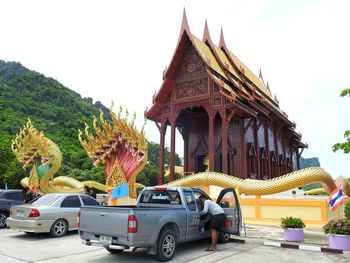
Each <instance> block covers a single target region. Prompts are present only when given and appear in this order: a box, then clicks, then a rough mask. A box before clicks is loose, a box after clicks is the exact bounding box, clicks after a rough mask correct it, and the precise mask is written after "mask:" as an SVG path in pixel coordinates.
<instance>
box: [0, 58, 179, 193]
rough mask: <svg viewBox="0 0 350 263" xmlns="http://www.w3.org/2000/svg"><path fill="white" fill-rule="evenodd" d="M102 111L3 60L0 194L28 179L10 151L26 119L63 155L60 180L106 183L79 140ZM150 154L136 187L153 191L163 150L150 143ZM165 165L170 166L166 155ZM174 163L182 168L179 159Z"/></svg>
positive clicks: (0, 75) (0, 73) (0, 68)
mask: <svg viewBox="0 0 350 263" xmlns="http://www.w3.org/2000/svg"><path fill="white" fill-rule="evenodd" d="M99 109H101V110H102V111H104V113H105V115H107V116H108V115H109V111H108V109H107V108H106V107H105V106H103V105H102V104H101V103H100V102H96V103H95V104H92V99H91V98H82V97H81V96H80V94H78V93H76V92H74V91H72V90H70V89H68V88H66V87H64V86H63V85H62V84H60V83H59V82H58V81H57V80H54V79H52V78H50V77H46V76H44V75H43V74H40V73H37V72H35V71H32V70H29V69H27V68H25V67H24V66H22V65H21V64H20V63H16V62H5V61H2V60H0V188H3V187H4V185H5V182H7V184H8V187H9V188H17V187H20V180H21V179H22V178H23V177H25V176H27V175H28V171H23V170H22V169H21V168H20V166H19V163H18V161H17V160H16V159H15V156H14V155H13V153H12V150H11V141H12V140H13V139H14V138H15V136H16V133H18V131H19V129H20V128H22V127H23V125H24V124H26V122H27V120H28V118H30V120H31V121H32V123H33V125H34V126H35V127H36V128H37V129H38V130H39V131H43V132H44V133H45V136H46V137H47V138H49V139H51V140H52V141H54V142H55V143H56V144H57V145H58V146H59V148H60V150H61V152H62V154H63V161H62V167H61V169H60V171H59V172H58V173H57V174H56V176H58V175H68V176H71V177H74V178H76V179H78V180H80V181H83V180H94V181H99V182H102V183H103V182H104V174H103V168H102V167H100V168H96V167H93V166H92V162H91V160H90V159H89V158H88V156H87V154H86V152H85V150H84V149H83V148H82V147H81V145H80V143H79V140H78V128H80V129H82V128H84V123H85V122H86V123H88V124H89V125H90V126H91V125H92V115H98V114H99ZM149 153H150V154H149V163H148V164H147V165H146V167H145V169H144V171H143V172H142V174H140V176H139V179H138V181H139V182H141V183H144V184H146V185H154V184H156V180H157V176H158V173H159V145H158V144H156V143H149ZM166 160H169V152H168V151H166ZM167 163H169V162H168V161H167ZM176 163H177V165H181V160H180V158H179V157H178V156H177V155H176Z"/></svg>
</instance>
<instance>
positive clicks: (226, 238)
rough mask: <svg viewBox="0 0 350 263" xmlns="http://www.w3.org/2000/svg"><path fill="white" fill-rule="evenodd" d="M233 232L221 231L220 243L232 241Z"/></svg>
mask: <svg viewBox="0 0 350 263" xmlns="http://www.w3.org/2000/svg"><path fill="white" fill-rule="evenodd" d="M230 237H231V234H229V233H220V234H219V238H218V241H219V243H227V242H229V241H230Z"/></svg>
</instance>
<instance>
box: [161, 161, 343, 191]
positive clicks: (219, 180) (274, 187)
mask: <svg viewBox="0 0 350 263" xmlns="http://www.w3.org/2000/svg"><path fill="white" fill-rule="evenodd" d="M311 183H321V185H322V186H323V188H324V190H325V191H326V192H327V193H328V194H329V193H331V192H332V191H333V190H334V189H335V188H336V187H337V185H339V184H341V185H342V188H343V190H344V194H346V195H347V196H350V185H349V183H348V182H347V180H346V178H345V177H339V178H337V180H336V182H334V179H333V178H332V176H331V175H330V174H329V173H327V172H326V171H325V170H324V169H322V168H320V167H311V168H305V169H302V170H298V171H295V172H292V173H289V174H285V175H282V176H279V177H276V178H273V179H270V180H264V181H262V180H251V179H246V180H243V179H240V178H237V177H234V176H230V175H226V174H222V173H217V172H203V173H198V174H194V175H190V176H186V177H184V178H182V179H178V180H176V181H173V182H170V183H168V184H166V185H167V186H201V185H203V186H209V185H216V186H220V187H224V188H226V187H233V188H238V189H239V191H240V193H243V194H247V195H269V194H276V193H280V192H284V191H287V190H290V189H293V188H297V187H299V186H304V185H308V184H311Z"/></svg>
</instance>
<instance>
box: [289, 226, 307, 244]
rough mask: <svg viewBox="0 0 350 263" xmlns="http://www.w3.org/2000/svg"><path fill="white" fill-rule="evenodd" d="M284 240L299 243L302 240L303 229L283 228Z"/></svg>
mask: <svg viewBox="0 0 350 263" xmlns="http://www.w3.org/2000/svg"><path fill="white" fill-rule="evenodd" d="M284 240H286V241H295V242H300V241H303V240H304V229H303V228H285V229H284Z"/></svg>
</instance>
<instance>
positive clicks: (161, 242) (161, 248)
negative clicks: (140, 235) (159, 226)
mask: <svg viewBox="0 0 350 263" xmlns="http://www.w3.org/2000/svg"><path fill="white" fill-rule="evenodd" d="M175 251H176V235H175V233H174V231H173V230H171V229H165V230H164V231H162V232H161V233H160V235H159V238H158V246H157V255H156V257H157V259H158V260H159V261H162V262H164V261H169V260H171V259H172V258H173V256H174V254H175Z"/></svg>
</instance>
